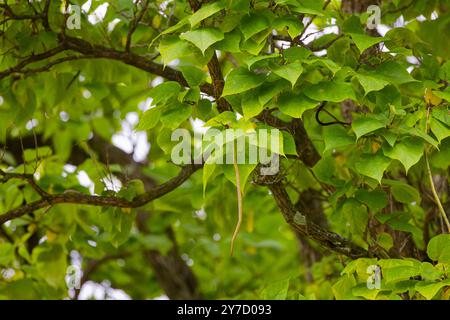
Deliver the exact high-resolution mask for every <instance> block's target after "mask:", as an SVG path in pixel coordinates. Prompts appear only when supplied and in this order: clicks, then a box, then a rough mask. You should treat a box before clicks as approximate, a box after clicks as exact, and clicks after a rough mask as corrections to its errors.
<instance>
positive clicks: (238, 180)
mask: <svg viewBox="0 0 450 320" xmlns="http://www.w3.org/2000/svg"><path fill="white" fill-rule="evenodd" d="M236 153H237V150H235V151H234V158H233V167H234V174H235V176H236V193H237V200H238V221H237V224H236V227H235V229H234V233H233V236H232V238H231V247H230V256H233V250H234V241H235V240H236V237H237V235H238V233H239V230H240V229H241V224H242V192H241V176H240V174H239V167H238V164H237V160H236V158H237V157H236Z"/></svg>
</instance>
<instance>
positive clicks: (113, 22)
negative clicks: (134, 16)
mask: <svg viewBox="0 0 450 320" xmlns="http://www.w3.org/2000/svg"><path fill="white" fill-rule="evenodd" d="M120 21H122V20H120V19H119V18H115V19H114V20H113V21H111V22H110V23H108V32H112V31H113V30H114V28H115V27H116V25H117V24H118V23H119V22H120Z"/></svg>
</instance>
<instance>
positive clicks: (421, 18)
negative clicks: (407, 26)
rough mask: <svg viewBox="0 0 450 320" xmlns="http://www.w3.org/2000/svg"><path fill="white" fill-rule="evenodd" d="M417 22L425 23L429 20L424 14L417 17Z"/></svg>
mask: <svg viewBox="0 0 450 320" xmlns="http://www.w3.org/2000/svg"><path fill="white" fill-rule="evenodd" d="M416 20H417V21H419V22H423V21H425V20H427V18H425V16H424V15H423V14H421V15H420V16H418V17H416Z"/></svg>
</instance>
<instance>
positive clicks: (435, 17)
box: [431, 11, 439, 20]
mask: <svg viewBox="0 0 450 320" xmlns="http://www.w3.org/2000/svg"><path fill="white" fill-rule="evenodd" d="M437 18H439V15H438V13H437V12H436V11H433V12H432V13H431V20H436V19H437Z"/></svg>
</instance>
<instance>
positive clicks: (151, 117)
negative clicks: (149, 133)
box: [136, 107, 161, 131]
mask: <svg viewBox="0 0 450 320" xmlns="http://www.w3.org/2000/svg"><path fill="white" fill-rule="evenodd" d="M160 116H161V109H160V108H156V107H155V108H151V109H149V110H147V111H145V112H144V114H143V115H142V117H141V119H140V120H139V124H138V125H137V127H136V130H138V131H142V130H149V129H153V128H154V127H155V126H156V125H157V124H158V122H159V117H160Z"/></svg>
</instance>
